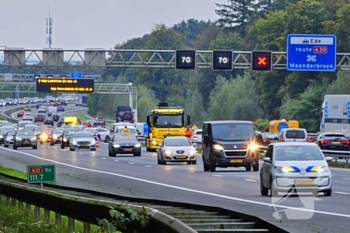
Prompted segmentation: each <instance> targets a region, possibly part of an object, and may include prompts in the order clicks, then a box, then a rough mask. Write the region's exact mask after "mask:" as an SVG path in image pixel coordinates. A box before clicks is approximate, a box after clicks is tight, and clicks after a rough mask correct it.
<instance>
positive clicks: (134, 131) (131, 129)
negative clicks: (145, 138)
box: [118, 128, 136, 134]
mask: <svg viewBox="0 0 350 233" xmlns="http://www.w3.org/2000/svg"><path fill="white" fill-rule="evenodd" d="M123 129H124V128H118V133H122V131H123ZM128 130H129V131H130V132H129V133H133V134H136V129H135V128H128Z"/></svg>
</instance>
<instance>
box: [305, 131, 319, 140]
mask: <svg viewBox="0 0 350 233" xmlns="http://www.w3.org/2000/svg"><path fill="white" fill-rule="evenodd" d="M316 139H317V134H315V133H308V134H307V138H306V141H307V142H316Z"/></svg>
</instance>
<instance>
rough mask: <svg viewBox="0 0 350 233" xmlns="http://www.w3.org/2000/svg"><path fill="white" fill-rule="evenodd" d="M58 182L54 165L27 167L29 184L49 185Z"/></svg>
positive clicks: (30, 165)
mask: <svg viewBox="0 0 350 233" xmlns="http://www.w3.org/2000/svg"><path fill="white" fill-rule="evenodd" d="M55 181H56V167H55V165H54V164H29V165H27V182H28V183H49V182H55Z"/></svg>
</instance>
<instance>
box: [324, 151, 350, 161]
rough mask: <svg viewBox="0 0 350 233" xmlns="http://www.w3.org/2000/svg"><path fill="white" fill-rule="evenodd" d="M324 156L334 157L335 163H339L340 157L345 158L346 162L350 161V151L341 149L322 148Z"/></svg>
mask: <svg viewBox="0 0 350 233" xmlns="http://www.w3.org/2000/svg"><path fill="white" fill-rule="evenodd" d="M322 152H323V154H324V156H328V157H333V158H334V159H335V163H338V158H339V159H340V158H345V163H346V164H348V163H349V158H350V151H339V150H322Z"/></svg>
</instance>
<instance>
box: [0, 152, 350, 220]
mask: <svg viewBox="0 0 350 233" xmlns="http://www.w3.org/2000/svg"><path fill="white" fill-rule="evenodd" d="M0 149H2V150H6V151H8V152H11V153H18V154H22V155H27V156H29V157H32V158H36V159H40V160H44V161H47V162H51V163H55V164H58V165H62V166H66V167H71V168H75V169H79V170H83V171H88V172H93V173H99V174H104V175H111V176H118V177H122V178H126V179H130V180H135V181H139V182H144V183H148V184H153V185H158V186H163V187H167V188H173V189H177V190H182V191H187V192H192V193H197V194H201V195H207V196H211V197H217V198H222V199H226V200H231V201H237V202H242V203H248V204H255V205H261V206H267V207H278V208H284V209H291V210H297V211H301V212H309V213H317V214H324V215H331V216H338V217H345V218H350V215H349V214H341V213H334V212H327V211H322V210H311V209H306V208H300V207H293V206H286V205H277V204H271V203H270V202H261V201H253V200H248V199H243V198H238V197H231V196H226V195H222V194H217V193H211V192H207V191H201V190H196V189H190V188H184V187H180V186H176V185H170V184H165V183H160V182H156V181H151V180H145V179H141V178H137V177H132V176H127V175H122V174H118V173H112V172H106V171H100V170H95V169H91V168H85V167H79V166H75V165H71V164H67V163H62V162H58V161H55V160H52V159H46V158H42V157H39V156H36V155H33V154H29V153H26V152H22V151H13V150H10V149H6V148H2V147H1V148H0Z"/></svg>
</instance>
